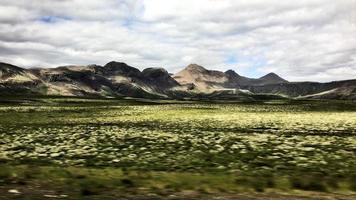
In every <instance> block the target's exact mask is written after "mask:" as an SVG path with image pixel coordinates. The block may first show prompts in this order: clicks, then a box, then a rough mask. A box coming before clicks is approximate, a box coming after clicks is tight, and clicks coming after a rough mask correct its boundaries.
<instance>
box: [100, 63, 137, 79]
mask: <svg viewBox="0 0 356 200" xmlns="http://www.w3.org/2000/svg"><path fill="white" fill-rule="evenodd" d="M103 68H104V70H105V71H106V73H109V74H112V75H118V74H122V75H129V76H131V75H139V74H140V73H141V72H140V70H138V69H137V68H134V67H131V66H129V65H127V64H126V63H123V62H116V61H111V62H109V63H107V64H106V65H105V66H104V67H103Z"/></svg>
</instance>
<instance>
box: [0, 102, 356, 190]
mask: <svg viewBox="0 0 356 200" xmlns="http://www.w3.org/2000/svg"><path fill="white" fill-rule="evenodd" d="M0 138H1V141H0V162H1V163H2V164H0V167H1V169H0V185H7V186H9V185H13V184H15V185H21V184H24V185H26V184H27V185H28V184H33V183H34V182H35V183H38V184H40V185H46V186H47V187H48V188H52V189H53V190H58V188H60V190H61V191H64V193H66V194H71V195H74V196H76V195H79V196H80V195H82V196H95V195H104V194H111V193H115V191H117V190H119V191H125V192H126V193H130V194H131V193H139V194H141V193H155V194H158V195H165V194H169V193H175V192H181V191H196V192H198V193H199V194H209V193H231V192H232V193H234V192H242V191H245V192H246V191H256V192H265V191H271V190H272V191H290V192H291V191H293V190H295V189H296V190H308V191H320V192H335V191H338V192H348V193H350V192H351V193H352V192H353V191H356V181H355V180H356V179H355V177H356V167H355V166H356V106H355V102H343V101H334V102H330V101H290V100H288V101H287V100H276V101H270V102H255V103H241V102H240V103H236V102H230V103H218V102H199V103H197V102H182V101H180V102H178V101H177V102H175V101H160V102H157V101H147V100H140V101H139V100H129V99H122V100H116V99H80V98H59V97H53V98H33V99H19V98H7V99H6V100H2V104H1V105H0ZM73 188H75V189H73Z"/></svg>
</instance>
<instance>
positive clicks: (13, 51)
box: [0, 0, 356, 81]
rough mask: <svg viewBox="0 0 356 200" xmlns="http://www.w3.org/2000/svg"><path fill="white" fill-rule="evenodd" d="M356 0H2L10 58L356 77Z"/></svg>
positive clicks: (2, 54)
mask: <svg viewBox="0 0 356 200" xmlns="http://www.w3.org/2000/svg"><path fill="white" fill-rule="evenodd" d="M355 10H356V0H337V1H335V0H298V1H295V0H285V1H282V0H194V1H192V0H16V1H15V0H0V61H3V62H9V63H13V64H16V65H19V66H22V67H55V66H59V65H68V64H80V65H87V64H94V63H95V64H100V65H103V64H105V63H107V62H108V61H111V60H117V61H123V62H126V63H128V64H130V65H132V66H135V67H138V68H140V69H143V68H145V67H165V68H166V69H168V71H170V72H177V71H178V70H179V69H181V68H182V67H184V66H186V65H188V64H189V63H197V64H200V65H203V66H205V67H206V68H209V69H217V70H227V69H234V70H235V71H236V72H238V73H239V74H241V75H246V76H251V77H259V76H262V75H264V74H265V73H268V72H276V73H278V74H279V75H281V76H283V77H284V78H286V79H288V80H292V81H301V80H310V81H330V80H341V79H351V78H356V12H355Z"/></svg>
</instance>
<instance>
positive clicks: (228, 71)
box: [225, 69, 240, 77]
mask: <svg viewBox="0 0 356 200" xmlns="http://www.w3.org/2000/svg"><path fill="white" fill-rule="evenodd" d="M225 74H227V75H228V76H230V77H238V76H240V75H239V74H238V73H236V72H235V71H234V70H232V69H229V70H227V71H226V72H225Z"/></svg>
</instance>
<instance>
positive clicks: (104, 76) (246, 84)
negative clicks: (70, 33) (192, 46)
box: [0, 61, 356, 100]
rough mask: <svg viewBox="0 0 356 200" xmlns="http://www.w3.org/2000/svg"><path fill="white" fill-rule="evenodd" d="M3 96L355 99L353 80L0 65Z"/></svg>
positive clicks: (112, 66) (118, 66)
mask: <svg viewBox="0 0 356 200" xmlns="http://www.w3.org/2000/svg"><path fill="white" fill-rule="evenodd" d="M0 93H1V95H59V96H103V97H119V96H125V97H137V98H159V99H161V98H163V99H183V98H184V99H190V98H193V99H238V100H253V99H256V96H257V97H258V98H259V97H260V95H261V94H262V95H269V97H271V98H281V97H283V98H309V99H356V79H354V80H345V81H334V82H329V83H319V82H288V81H287V80H285V79H283V78H281V77H279V76H278V75H277V74H275V73H269V74H267V75H265V76H262V77H261V78H257V79H256V78H248V77H244V76H241V75H239V74H237V73H236V72H235V71H233V70H227V71H226V72H221V71H216V70H208V69H206V68H204V67H202V66H199V65H197V64H190V65H188V66H187V67H186V68H184V69H183V70H181V71H180V72H178V73H176V74H173V75H171V74H169V73H168V72H167V71H166V70H165V69H163V68H146V69H144V70H143V71H140V70H139V69H137V68H135V67H132V66H129V65H127V64H125V63H122V62H115V61H112V62H109V63H107V64H106V65H104V66H99V65H88V66H62V67H57V68H32V69H24V68H20V67H17V66H14V65H11V64H7V63H0Z"/></svg>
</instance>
